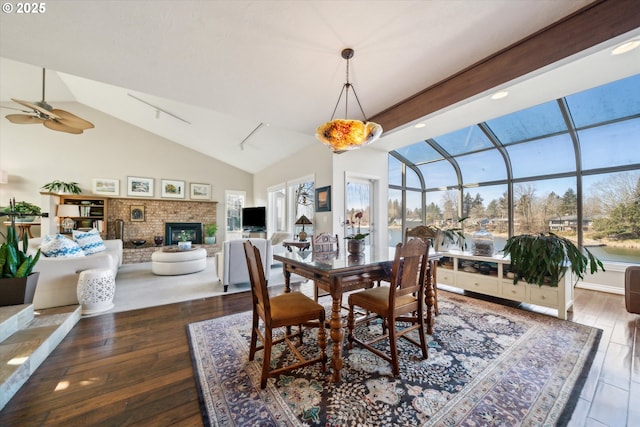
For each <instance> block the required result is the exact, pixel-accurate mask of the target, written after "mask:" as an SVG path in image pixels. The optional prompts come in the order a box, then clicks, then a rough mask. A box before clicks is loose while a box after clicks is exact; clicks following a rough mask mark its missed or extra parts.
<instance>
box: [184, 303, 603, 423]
mask: <svg viewBox="0 0 640 427" xmlns="http://www.w3.org/2000/svg"><path fill="white" fill-rule="evenodd" d="M439 308H440V315H439V316H437V317H436V321H435V327H434V333H433V335H432V336H429V337H428V341H429V357H428V359H425V360H423V359H422V358H421V353H420V350H419V349H418V348H417V347H415V346H413V345H411V344H409V343H406V342H405V341H404V340H400V341H399V354H400V365H401V371H400V376H398V377H393V376H392V375H391V369H390V365H389V364H388V363H387V362H385V361H383V360H382V359H380V358H378V357H376V356H375V355H373V354H372V353H370V352H368V351H366V350H364V349H361V348H358V347H357V346H356V347H354V348H353V349H352V350H348V349H347V348H346V346H345V349H344V351H343V357H344V360H345V363H344V367H343V371H342V372H343V378H344V380H343V381H342V382H340V383H338V384H334V383H330V382H327V380H326V378H327V374H328V373H329V371H330V368H328V370H327V373H325V374H323V373H322V372H321V370H320V365H319V364H316V365H312V366H308V367H304V368H301V369H298V370H296V371H293V372H290V373H285V374H282V375H280V376H278V377H277V378H270V379H269V381H268V383H267V388H266V389H264V390H261V389H260V373H261V366H262V351H259V352H257V353H256V358H255V360H254V361H252V362H249V361H248V354H249V339H250V334H251V312H246V313H240V314H236V315H231V316H226V317H222V318H217V319H211V320H206V321H202V322H197V323H192V324H190V325H188V326H187V332H188V335H189V341H190V346H191V354H192V359H193V363H194V372H195V374H196V382H197V385H198V389H199V390H198V391H199V397H200V403H201V407H202V416H203V421H204V424H205V425H206V426H249V425H251V426H258V425H259V426H320V425H324V426H345V425H354V426H355V425H360V426H389V425H421V426H463V425H464V426H480V425H504V426H507V425H508V426H545V425H563V424H566V423H567V422H568V421H569V419H570V418H571V414H572V413H573V410H574V408H575V405H576V403H577V400H578V398H579V395H580V390H581V389H582V386H583V384H584V381H585V379H586V376H587V373H588V371H589V368H590V366H591V363H592V361H593V357H594V355H595V352H596V350H597V346H598V342H599V340H600V336H601V333H602V331H601V330H599V329H595V328H592V327H588V326H584V325H580V324H576V323H572V322H568V321H563V320H559V319H557V318H554V317H550V316H545V315H540V314H536V313H531V312H527V311H523V310H520V309H516V308H511V307H505V306H501V305H498V304H494V303H491V302H486V301H482V300H477V299H473V298H469V297H465V296H463V295H456V294H450V293H447V292H440V293H439ZM380 328H381V326H380V324H372V325H370V326H368V327H367V326H363V327H361V328H359V329H357V333H358V334H359V335H360V336H362V337H366V336H369V335H371V334H377V333H379V332H380ZM315 336H316V330H310V331H309V332H308V334H305V344H304V346H303V347H302V351H303V353H304V352H309V354H313V353H315V352H317V346H316V345H317V344H316V341H315ZM345 336H346V333H345ZM345 341H346V338H345ZM380 346H381V347H380V348H383V349H386V350H387V351H388V343H387V342H386V341H382V342H381V343H380ZM330 349H331V343H330V344H329V346H328V350H329V351H330ZM289 357H291V352H290V351H288V349H286V347H285V346H284V345H282V346H278V347H275V348H274V350H273V357H272V360H273V361H274V363H276V364H278V365H281V364H283V363H285V364H288V363H289V362H290V361H291V360H290V359H289ZM279 358H281V360H278V359H279Z"/></svg>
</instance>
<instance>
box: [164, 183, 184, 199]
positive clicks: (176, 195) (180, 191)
mask: <svg viewBox="0 0 640 427" xmlns="http://www.w3.org/2000/svg"><path fill="white" fill-rule="evenodd" d="M186 186H187V183H186V182H185V181H178V180H175V179H163V180H162V192H161V193H160V197H167V198H170V199H184V197H185V196H184V193H185V191H186V190H185V189H186Z"/></svg>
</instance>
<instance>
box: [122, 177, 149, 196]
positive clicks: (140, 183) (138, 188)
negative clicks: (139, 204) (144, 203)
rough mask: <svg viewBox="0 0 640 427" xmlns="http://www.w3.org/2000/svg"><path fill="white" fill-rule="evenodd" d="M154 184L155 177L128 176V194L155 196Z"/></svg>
mask: <svg viewBox="0 0 640 427" xmlns="http://www.w3.org/2000/svg"><path fill="white" fill-rule="evenodd" d="M153 184H154V179H153V178H142V177H139V176H129V177H127V196H133V197H153V194H154V191H153V190H154V189H153Z"/></svg>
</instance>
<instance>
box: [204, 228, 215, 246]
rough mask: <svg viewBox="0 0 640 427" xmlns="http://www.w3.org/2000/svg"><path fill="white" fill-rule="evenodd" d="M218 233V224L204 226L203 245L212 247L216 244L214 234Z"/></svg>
mask: <svg viewBox="0 0 640 427" xmlns="http://www.w3.org/2000/svg"><path fill="white" fill-rule="evenodd" d="M217 232H218V224H215V223H211V224H205V225H204V234H205V238H204V243H205V244H207V245H213V244H214V243H215V242H216V233H217Z"/></svg>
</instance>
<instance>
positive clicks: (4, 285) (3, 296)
mask: <svg viewBox="0 0 640 427" xmlns="http://www.w3.org/2000/svg"><path fill="white" fill-rule="evenodd" d="M14 207H15V200H12V201H11V202H10V208H11V209H10V211H9V212H3V215H7V216H9V217H10V218H11V225H10V226H9V228H8V229H7V240H6V242H4V243H2V245H0V306H6V305H17V304H31V303H32V302H33V296H34V295H35V292H36V286H37V284H38V277H39V276H40V273H38V272H35V273H34V272H33V267H34V266H35V265H36V263H37V262H38V259H40V249H38V251H37V252H36V254H35V255H27V250H28V247H29V237H28V236H27V233H24V234H23V236H22V249H21V248H20V245H18V234H17V232H16V227H15V218H16V217H17V216H18V215H19V213H18V212H17V211H16V210H15V209H14Z"/></svg>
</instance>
